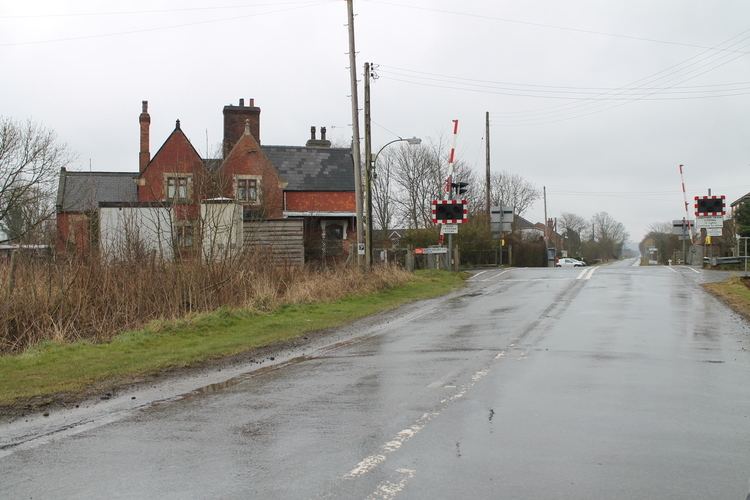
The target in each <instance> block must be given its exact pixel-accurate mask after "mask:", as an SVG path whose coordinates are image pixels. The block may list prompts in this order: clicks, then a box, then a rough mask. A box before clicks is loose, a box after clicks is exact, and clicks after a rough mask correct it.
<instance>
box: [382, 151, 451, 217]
mask: <svg viewBox="0 0 750 500" xmlns="http://www.w3.org/2000/svg"><path fill="white" fill-rule="evenodd" d="M392 155H393V156H392V158H393V166H394V168H393V171H392V174H391V175H392V179H393V198H392V200H393V203H394V206H395V211H396V213H397V215H398V217H399V218H400V220H401V222H402V223H404V224H406V226H407V227H410V228H421V227H428V226H430V225H432V221H431V217H430V203H431V200H432V199H434V198H435V197H437V196H438V195H439V193H440V185H441V182H440V164H439V163H438V162H436V161H435V157H434V156H433V154H432V151H431V150H430V147H428V146H426V145H423V144H420V145H418V146H408V145H405V144H402V145H401V147H399V148H396V149H395V150H393V153H392Z"/></svg>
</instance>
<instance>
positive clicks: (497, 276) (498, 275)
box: [490, 269, 510, 280]
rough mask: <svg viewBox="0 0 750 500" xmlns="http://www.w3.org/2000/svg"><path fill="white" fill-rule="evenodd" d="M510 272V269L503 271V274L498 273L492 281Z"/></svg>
mask: <svg viewBox="0 0 750 500" xmlns="http://www.w3.org/2000/svg"><path fill="white" fill-rule="evenodd" d="M509 271H510V269H506V270H505V271H503V272H501V273H497V274H496V275H494V276H492V277H491V278H490V279H491V280H494V279H497V278H499V277H500V276H502V275H503V274H505V273H507V272H509Z"/></svg>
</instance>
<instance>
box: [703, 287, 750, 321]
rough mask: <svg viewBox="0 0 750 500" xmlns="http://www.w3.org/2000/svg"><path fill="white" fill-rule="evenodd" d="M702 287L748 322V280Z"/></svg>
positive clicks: (749, 288) (749, 318) (749, 290)
mask: <svg viewBox="0 0 750 500" xmlns="http://www.w3.org/2000/svg"><path fill="white" fill-rule="evenodd" d="M703 286H704V287H705V289H706V290H708V291H709V292H710V293H711V294H713V295H714V296H716V297H718V298H719V299H721V300H722V301H724V303H726V304H727V305H728V306H729V307H731V308H732V309H733V310H734V311H735V312H737V313H739V314H741V315H742V316H744V317H745V318H746V319H748V320H750V280H748V279H747V278H739V277H738V278H732V279H730V280H728V281H724V282H721V283H707V284H705V285H703Z"/></svg>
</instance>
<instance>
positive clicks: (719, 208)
mask: <svg viewBox="0 0 750 500" xmlns="http://www.w3.org/2000/svg"><path fill="white" fill-rule="evenodd" d="M726 214H727V205H726V196H724V195H723V194H722V195H721V196H696V197H695V216H696V217H708V216H716V215H726Z"/></svg>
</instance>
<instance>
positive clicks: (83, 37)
mask: <svg viewBox="0 0 750 500" xmlns="http://www.w3.org/2000/svg"><path fill="white" fill-rule="evenodd" d="M325 3H329V2H328V1H325V2H321V1H317V2H310V3H306V4H303V5H299V6H295V7H289V8H286V9H276V10H269V11H266V12H256V13H252V14H243V15H240V16H232V17H223V18H218V19H208V20H204V21H195V22H190V23H181V24H172V25H168V26H154V27H151V28H139V29H134V30H127V31H117V32H113V33H100V34H96V35H81V36H74V37H65V38H53V39H48V40H34V41H29V42H5V43H0V47H15V46H22V45H43V44H48V43H57V42H71V41H78V40H91V39H96V38H109V37H115V36H124V35H134V34H138V33H149V32H154V31H164V30H170V29H179V28H186V27H189V26H199V25H205V24H216V23H222V22H227V21H237V20H240V19H247V18H250V17H258V16H265V15H269V14H279V13H283V12H291V11H294V10H301V9H306V8H309V7H315V6H319V5H323V4H325Z"/></svg>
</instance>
